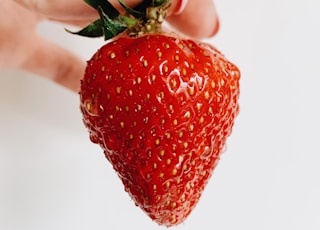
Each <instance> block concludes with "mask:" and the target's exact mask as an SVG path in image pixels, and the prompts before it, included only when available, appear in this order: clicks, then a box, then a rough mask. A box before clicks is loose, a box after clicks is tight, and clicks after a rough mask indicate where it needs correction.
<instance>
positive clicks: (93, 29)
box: [65, 19, 103, 38]
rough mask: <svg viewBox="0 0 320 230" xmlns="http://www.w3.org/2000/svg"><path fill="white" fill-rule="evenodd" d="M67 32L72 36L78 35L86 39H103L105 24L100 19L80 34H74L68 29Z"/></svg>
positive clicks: (79, 32)
mask: <svg viewBox="0 0 320 230" xmlns="http://www.w3.org/2000/svg"><path fill="white" fill-rule="evenodd" d="M65 30H66V31H67V32H69V33H71V34H76V35H81V36H85V37H91V38H96V37H101V36H103V22H102V20H101V19H98V20H96V21H94V22H92V23H90V24H89V25H87V26H86V27H85V28H83V29H82V30H80V31H78V32H72V31H70V30H68V29H65Z"/></svg>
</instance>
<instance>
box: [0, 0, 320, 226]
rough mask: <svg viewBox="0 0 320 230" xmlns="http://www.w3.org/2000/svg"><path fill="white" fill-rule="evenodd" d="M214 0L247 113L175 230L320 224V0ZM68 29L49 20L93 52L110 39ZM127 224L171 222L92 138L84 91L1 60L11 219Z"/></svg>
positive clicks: (5, 182)
mask: <svg viewBox="0 0 320 230" xmlns="http://www.w3.org/2000/svg"><path fill="white" fill-rule="evenodd" d="M215 2H216V6H217V9H218V12H219V16H220V20H221V28H220V31H219V33H218V35H217V36H216V37H214V38H213V39H210V40H209V42H210V43H212V44H213V45H215V46H216V47H218V48H219V49H220V50H221V51H222V52H223V53H224V54H225V55H226V56H227V57H228V58H229V59H230V60H231V61H233V62H234V63H236V64H237V65H238V66H239V68H240V69H241V71H242V79H241V100H240V103H241V113H240V115H239V117H238V118H237V120H236V125H235V127H234V131H233V134H232V136H231V137H230V138H229V140H228V148H227V152H226V153H225V154H223V155H222V159H221V161H220V164H219V166H218V168H217V169H216V171H215V173H214V175H213V177H212V179H211V181H210V183H209V185H208V187H207V188H206V190H205V192H204V194H203V197H202V199H201V200H200V203H199V205H198V206H197V207H196V209H195V210H194V211H193V213H192V214H191V215H190V217H189V218H188V219H187V221H186V222H185V223H184V224H182V225H180V226H178V227H174V228H173V229H178V230H190V229H198V228H199V227H200V226H201V229H203V230H209V229H210V230H212V229H219V230H224V229H246V230H257V229H259V230H266V229H290V230H298V229H299V230H300V229H308V230H313V229H320V195H319V194H320V167H319V165H320V157H319V154H320V148H319V142H320V139H319V128H320V127H319V115H320V114H319V109H318V107H319V99H320V97H319V96H320V95H319V93H318V91H319V87H318V85H319V77H320V74H319V73H320V71H319V70H320V68H319V54H320V49H319V47H320V35H319V34H320V33H319V32H320V13H319V12H320V7H319V3H318V1H317V0H313V1H312V0H304V1H298V0H268V1H267V0H260V1H258V0H242V1H236V0H229V1H226V0H216V1H215ZM199 4H201V0H199ZM195 20H196V19H195ZM199 23H201V22H199ZM46 27H48V28H46ZM63 28H64V26H63V25H57V24H52V23H45V24H43V25H42V26H41V27H40V28H39V30H40V32H41V33H42V34H43V35H44V36H47V37H51V38H52V39H53V40H54V41H56V42H58V43H60V44H61V45H63V46H65V47H68V48H69V49H71V50H73V51H74V52H76V53H77V54H79V55H80V56H81V57H83V58H84V59H88V58H90V56H91V55H92V54H93V53H94V52H95V50H96V49H97V48H98V47H99V46H101V45H102V44H103V41H101V40H94V41H89V40H88V39H83V38H78V37H75V36H71V35H69V34H66V33H65V31H64V29H63ZM128 227H132V228H133V229H148V230H157V229H165V228H164V227H159V226H158V225H157V224H155V223H153V222H152V221H151V220H150V219H149V218H148V217H147V216H146V215H145V214H144V213H142V211H140V209H139V208H137V207H135V206H134V204H133V202H132V201H131V200H130V198H129V196H128V195H127V194H126V193H125V192H124V191H123V188H122V184H121V182H120V180H119V179H118V178H117V176H116V174H115V173H114V172H113V170H112V168H111V166H110V165H109V163H108V162H107V161H106V160H105V158H104V155H103V153H102V150H101V149H100V148H99V147H98V146H96V145H94V144H92V143H91V142H90V141H89V138H88V133H87V130H86V129H85V128H84V126H83V124H82V120H81V115H80V111H79V98H78V95H77V94H75V93H71V92H69V91H67V90H65V89H63V88H61V87H59V86H57V85H55V84H53V83H51V82H48V81H45V80H43V79H41V78H40V77H39V76H34V75H31V74H27V73H23V72H17V71H1V72H0V229H4V230H7V229H8V230H13V229H14V230H43V229H45V230H51V229H52V230H56V229H78V230H84V229H86V230H87V229H94V230H99V229H114V230H116V229H125V228H128Z"/></svg>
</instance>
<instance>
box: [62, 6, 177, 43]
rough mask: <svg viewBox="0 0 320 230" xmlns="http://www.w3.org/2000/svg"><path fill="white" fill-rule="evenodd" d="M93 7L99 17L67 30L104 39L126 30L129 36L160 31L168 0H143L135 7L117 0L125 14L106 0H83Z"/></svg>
mask: <svg viewBox="0 0 320 230" xmlns="http://www.w3.org/2000/svg"><path fill="white" fill-rule="evenodd" d="M84 1H85V2H86V3H87V4H89V5H90V6H91V7H93V8H95V9H96V10H97V11H98V13H99V16H100V18H99V19H97V20H95V21H94V22H92V23H90V24H89V25H87V26H86V27H85V28H83V29H81V30H80V31H78V32H71V31H70V30H68V29H66V31H67V32H69V33H72V34H76V35H80V36H86V37H101V36H104V39H105V40H108V39H111V38H113V37H115V36H116V35H118V34H120V33H122V32H124V31H126V33H127V34H128V35H129V36H139V35H142V34H145V33H152V32H159V31H161V24H162V22H163V20H164V18H165V16H166V11H167V8H168V7H169V6H170V4H171V1H170V0H144V1H143V2H142V3H141V4H140V5H138V6H136V7H135V8H130V7H128V6H127V5H126V4H125V2H124V1H123V0H118V1H119V3H120V5H121V6H122V8H123V9H124V10H125V12H126V15H121V14H120V13H119V11H118V10H117V9H116V8H115V7H114V6H113V5H112V4H111V3H110V2H109V1H107V0H84Z"/></svg>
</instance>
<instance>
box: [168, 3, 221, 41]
mask: <svg viewBox="0 0 320 230" xmlns="http://www.w3.org/2000/svg"><path fill="white" fill-rule="evenodd" d="M167 21H168V22H169V23H170V24H171V25H172V26H173V27H175V28H176V29H178V30H179V31H181V32H182V33H184V34H186V35H189V36H191V37H195V38H205V37H212V36H213V35H215V34H216V33H217V32H218V29H219V18H218V15H217V11H216V8H215V5H214V2H213V0H201V3H200V1H196V0H189V1H188V0H172V7H171V9H170V12H169V17H168V18H167Z"/></svg>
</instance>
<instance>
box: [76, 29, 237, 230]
mask: <svg viewBox="0 0 320 230" xmlns="http://www.w3.org/2000/svg"><path fill="white" fill-rule="evenodd" d="M239 79H240V72H239V70H238V68H237V67H236V66H235V65H233V64H232V63H230V62H229V61H227V60H226V59H225V57H224V56H223V55H222V54H221V53H220V52H219V51H217V50H216V49H215V48H214V47H212V46H211V45H209V44H205V43H199V42H195V41H192V40H188V39H183V38H180V37H178V36H175V35H171V34H149V35H143V36H140V37H138V38H131V37H126V36H122V37H119V38H117V39H116V40H114V41H112V42H109V43H107V44H106V45H104V46H103V47H102V48H101V49H100V50H98V51H97V52H96V53H95V55H94V56H93V57H92V58H91V60H89V61H88V65H87V69H86V72H85V76H84V78H83V80H82V84H81V90H80V98H81V111H82V113H83V121H84V124H85V125H86V127H87V128H88V130H89V132H90V138H91V140H92V142H94V143H97V144H99V145H100V146H101V147H102V149H103V150H104V154H105V156H106V158H107V159H108V160H109V161H110V162H111V163H112V165H113V167H114V169H115V171H116V172H117V173H118V175H119V177H120V178H121V180H122V182H123V184H124V187H125V190H126V191H127V192H128V193H129V194H130V196H131V197H132V199H133V201H134V202H135V204H136V205H137V206H139V207H140V208H142V209H143V210H144V211H145V212H146V213H147V214H148V215H149V216H150V217H151V218H152V219H153V220H155V221H156V222H157V223H159V224H161V225H166V226H172V225H177V224H180V223H182V222H183V221H184V220H185V219H186V217H187V216H188V215H189V214H190V212H191V211H192V210H193V208H194V207H195V205H196V204H197V202H198V200H199V198H200V196H201V194H202V192H203V190H204V187H205V185H206V184H207V182H208V180H209V178H210V177H211V175H212V172H213V170H214V168H215V167H216V165H217V163H218V161H219V158H220V154H221V152H222V151H223V148H224V146H225V143H226V139H227V137H228V136H229V135H230V134H231V131H232V127H233V124H234V119H235V117H236V115H237V114H238V111H239V104H238V98H239V93H240V90H239Z"/></svg>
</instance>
